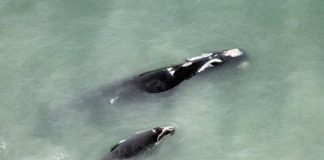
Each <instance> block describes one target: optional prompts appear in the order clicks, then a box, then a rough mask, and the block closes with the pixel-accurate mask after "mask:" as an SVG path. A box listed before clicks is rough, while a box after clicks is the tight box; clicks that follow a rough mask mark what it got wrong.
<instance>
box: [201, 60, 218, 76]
mask: <svg viewBox="0 0 324 160" xmlns="http://www.w3.org/2000/svg"><path fill="white" fill-rule="evenodd" d="M214 62H217V63H221V62H222V60H220V59H212V60H209V61H208V62H206V63H205V64H204V65H203V66H201V67H200V68H199V70H198V71H197V72H198V73H200V72H202V71H204V70H205V69H207V68H209V67H212V66H213V65H212V63H214Z"/></svg>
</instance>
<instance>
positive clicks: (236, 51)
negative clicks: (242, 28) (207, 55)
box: [223, 48, 243, 57]
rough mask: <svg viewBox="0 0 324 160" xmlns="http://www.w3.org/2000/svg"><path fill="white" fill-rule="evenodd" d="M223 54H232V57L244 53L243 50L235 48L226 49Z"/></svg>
mask: <svg viewBox="0 0 324 160" xmlns="http://www.w3.org/2000/svg"><path fill="white" fill-rule="evenodd" d="M223 55H224V56H230V57H238V56H241V55H243V52H242V51H241V50H239V49H237V48H235V49H230V50H227V51H224V53H223Z"/></svg>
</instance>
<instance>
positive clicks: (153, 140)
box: [102, 126, 175, 160]
mask: <svg viewBox="0 0 324 160" xmlns="http://www.w3.org/2000/svg"><path fill="white" fill-rule="evenodd" d="M174 132H175V127H174V126H167V127H156V128H154V129H152V130H147V131H143V132H139V133H137V134H135V135H134V136H132V137H130V138H128V139H126V140H121V141H120V142H119V143H117V144H115V145H113V146H111V148H110V152H109V153H108V154H107V155H105V156H104V158H103V159H102V160H122V159H127V158H131V157H134V156H136V155H138V154H140V153H142V152H144V151H146V150H147V149H149V148H152V147H153V146H155V145H157V144H158V143H159V142H160V141H161V140H162V139H163V138H164V137H165V136H166V135H172V134H173V133H174Z"/></svg>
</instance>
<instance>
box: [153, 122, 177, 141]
mask: <svg viewBox="0 0 324 160" xmlns="http://www.w3.org/2000/svg"><path fill="white" fill-rule="evenodd" d="M152 131H153V132H154V133H155V134H156V135H157V138H156V143H158V142H159V141H160V140H161V139H163V138H164V137H165V136H167V135H173V134H174V132H175V127H174V126H166V127H156V128H154V129H152Z"/></svg>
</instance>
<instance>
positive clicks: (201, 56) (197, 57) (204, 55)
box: [187, 53, 213, 61]
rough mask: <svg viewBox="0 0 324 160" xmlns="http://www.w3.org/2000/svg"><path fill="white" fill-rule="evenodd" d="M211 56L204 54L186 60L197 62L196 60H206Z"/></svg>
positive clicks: (210, 54)
mask: <svg viewBox="0 0 324 160" xmlns="http://www.w3.org/2000/svg"><path fill="white" fill-rule="evenodd" d="M212 55H213V53H204V54H202V55H200V56H196V57H192V58H189V59H187V60H188V61H195V60H198V59H201V58H207V57H210V56H212Z"/></svg>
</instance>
